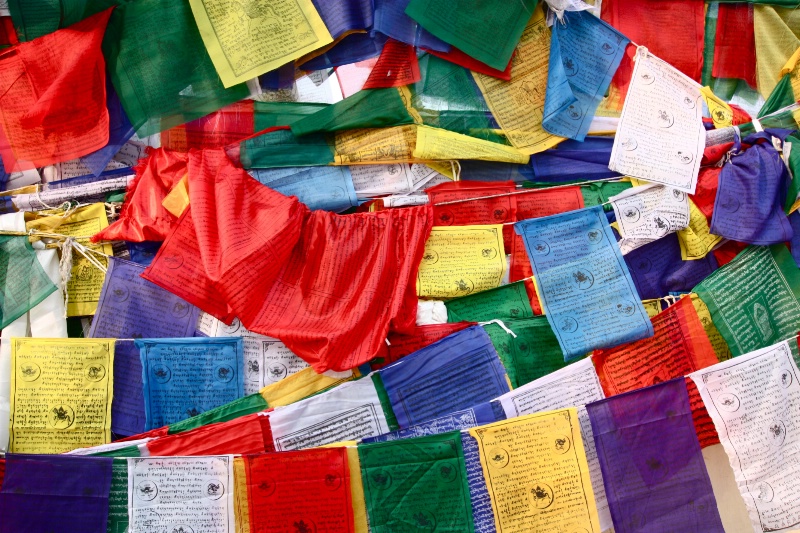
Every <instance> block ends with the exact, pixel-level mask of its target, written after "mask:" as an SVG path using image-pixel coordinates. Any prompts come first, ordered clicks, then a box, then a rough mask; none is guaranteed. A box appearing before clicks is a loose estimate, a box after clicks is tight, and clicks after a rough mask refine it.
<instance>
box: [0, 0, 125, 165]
mask: <svg viewBox="0 0 800 533" xmlns="http://www.w3.org/2000/svg"><path fill="white" fill-rule="evenodd" d="M110 16H111V9H107V10H105V11H102V12H100V13H98V14H96V15H94V16H92V17H89V18H87V19H86V20H83V21H81V22H79V23H77V24H74V25H72V26H70V27H68V28H65V29H63V30H58V31H56V32H54V33H51V34H48V35H45V36H43V37H40V38H38V39H34V40H32V41H29V42H26V43H22V44H20V45H18V46H15V47H13V48H10V49H9V50H8V51H5V52H4V53H3V54H2V55H1V56H0V95H2V96H0V130H1V131H0V153H1V154H2V157H3V165H4V166H5V168H6V170H12V169H15V168H26V167H43V166H46V165H52V164H54V163H59V162H62V161H68V160H70V159H75V158H77V157H81V156H84V155H87V154H90V153H92V152H94V151H96V150H99V149H100V148H103V147H104V146H105V145H106V144H108V133H109V117H108V109H107V108H106V74H105V68H106V67H105V60H104V59H103V54H102V51H101V49H100V45H101V43H102V41H103V34H104V33H105V29H106V24H107V23H108V18H109V17H110ZM17 162H19V163H20V165H19V166H18V165H17Z"/></svg>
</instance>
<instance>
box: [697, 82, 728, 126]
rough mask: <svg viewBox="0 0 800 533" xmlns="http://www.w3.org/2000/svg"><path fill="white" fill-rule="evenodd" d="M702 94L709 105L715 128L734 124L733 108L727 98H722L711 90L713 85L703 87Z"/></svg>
mask: <svg viewBox="0 0 800 533" xmlns="http://www.w3.org/2000/svg"><path fill="white" fill-rule="evenodd" d="M700 94H701V95H703V100H704V101H705V103H706V105H707V106H708V110H709V112H710V113H711V120H712V121H713V122H714V127H715V128H727V127H729V126H733V109H731V106H729V105H728V104H727V103H726V102H725V100H722V99H721V98H719V97H718V96H717V95H715V94H714V92H713V91H712V90H711V87H701V88H700Z"/></svg>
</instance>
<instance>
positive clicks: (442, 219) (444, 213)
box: [436, 209, 455, 226]
mask: <svg viewBox="0 0 800 533" xmlns="http://www.w3.org/2000/svg"><path fill="white" fill-rule="evenodd" d="M436 222H438V224H437V225H439V226H452V225H453V222H455V215H454V214H453V212H452V211H450V210H449V209H442V210H441V211H440V212H439V216H437V217H436Z"/></svg>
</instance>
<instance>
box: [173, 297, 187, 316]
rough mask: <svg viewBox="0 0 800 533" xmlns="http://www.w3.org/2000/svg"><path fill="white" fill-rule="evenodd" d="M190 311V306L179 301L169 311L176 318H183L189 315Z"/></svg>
mask: <svg viewBox="0 0 800 533" xmlns="http://www.w3.org/2000/svg"><path fill="white" fill-rule="evenodd" d="M189 309H190V308H189V304H187V303H186V302H182V301H180V300H179V301H177V302H175V303H174V304H172V307H171V308H170V310H169V311H170V313H172V316H174V317H175V318H183V317H185V316H186V315H188V314H189Z"/></svg>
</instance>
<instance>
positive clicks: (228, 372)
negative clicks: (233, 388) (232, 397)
mask: <svg viewBox="0 0 800 533" xmlns="http://www.w3.org/2000/svg"><path fill="white" fill-rule="evenodd" d="M235 375H236V373H235V372H234V371H233V367H232V366H231V365H220V366H218V367H217V369H216V370H214V378H216V380H217V381H219V382H220V383H229V382H230V381H231V380H232V379H233V377H234V376H235Z"/></svg>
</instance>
